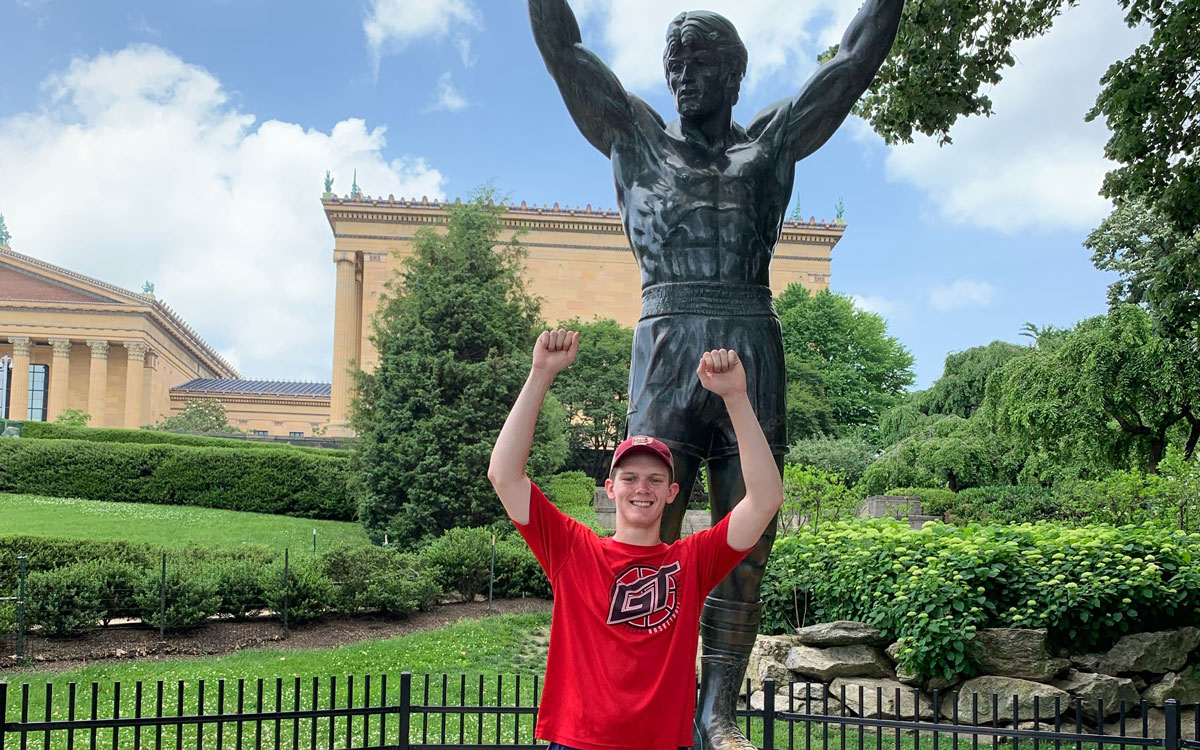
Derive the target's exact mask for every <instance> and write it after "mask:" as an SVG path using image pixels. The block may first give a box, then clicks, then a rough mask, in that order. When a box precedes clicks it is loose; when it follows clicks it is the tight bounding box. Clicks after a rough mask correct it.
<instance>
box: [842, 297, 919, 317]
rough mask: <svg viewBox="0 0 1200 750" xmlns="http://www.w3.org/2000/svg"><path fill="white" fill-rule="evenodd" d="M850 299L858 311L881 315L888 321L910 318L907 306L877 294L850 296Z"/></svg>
mask: <svg viewBox="0 0 1200 750" xmlns="http://www.w3.org/2000/svg"><path fill="white" fill-rule="evenodd" d="M850 299H851V300H852V301H853V302H854V306H855V307H857V308H858V309H859V310H863V311H865V312H872V313H875V314H877V315H882V316H883V317H884V318H887V319H888V320H908V319H909V317H911V316H910V312H909V309H908V305H906V304H904V303H903V302H901V301H900V300H895V299H889V298H887V297H883V296H881V295H877V294H868V295H859V294H852V295H850Z"/></svg>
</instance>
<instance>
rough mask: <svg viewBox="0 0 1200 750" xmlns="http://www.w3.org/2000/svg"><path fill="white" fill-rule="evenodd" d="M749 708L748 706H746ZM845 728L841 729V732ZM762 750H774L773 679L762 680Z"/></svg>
mask: <svg viewBox="0 0 1200 750" xmlns="http://www.w3.org/2000/svg"><path fill="white" fill-rule="evenodd" d="M747 708H749V706H747ZM844 730H845V727H843V731H844ZM762 743H763V750H774V748H775V678H774V677H768V678H766V679H765V680H763V734H762Z"/></svg>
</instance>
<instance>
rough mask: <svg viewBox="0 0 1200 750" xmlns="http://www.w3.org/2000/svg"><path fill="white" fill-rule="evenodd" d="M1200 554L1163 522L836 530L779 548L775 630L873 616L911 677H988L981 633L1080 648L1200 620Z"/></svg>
mask: <svg viewBox="0 0 1200 750" xmlns="http://www.w3.org/2000/svg"><path fill="white" fill-rule="evenodd" d="M960 494H961V493H960ZM1198 555H1200V535H1196V534H1192V535H1188V534H1185V533H1184V532H1181V531H1172V530H1169V529H1164V528H1157V527H1153V526H1151V527H1139V526H1123V527H1119V528H1118V527H1113V526H1108V525H1093V526H1086V527H1078V528H1072V527H1069V526H1067V525H1063V524H1055V523H1040V524H1022V525H1019V526H980V525H977V524H971V525H969V526H966V527H961V528H959V527H955V526H949V525H946V524H938V523H930V524H926V525H925V527H924V528H923V529H920V530H912V529H910V528H909V527H908V525H907V524H905V523H901V522H898V521H894V520H886V519H876V520H871V521H858V522H852V523H836V524H829V525H826V526H823V527H822V528H821V530H820V531H819V532H814V531H810V530H808V529H801V530H799V531H798V532H796V533H794V534H789V535H787V536H784V537H781V538H780V539H779V540H778V541H777V542H776V544H775V548H774V551H773V553H772V559H771V565H770V566H769V567H768V568H767V573H766V577H765V578H764V582H763V593H762V598H763V601H764V604H765V608H764V614H763V629H764V631H769V632H784V631H785V630H787V629H790V628H792V627H795V626H796V625H798V624H800V620H801V619H802V618H805V619H807V620H811V621H815V622H823V621H831V620H840V619H846V620H859V621H863V622H868V623H871V624H873V625H876V626H877V627H879V628H881V629H882V630H883V632H884V634H885V635H886V636H887V637H888V638H890V639H893V640H897V639H898V640H899V641H900V643H901V648H900V651H899V652H898V654H897V656H898V659H899V661H900V663H901V664H903V665H904V667H905V668H906V669H909V670H912V671H915V672H917V673H918V674H920V675H922V676H924V677H945V678H949V679H953V678H955V677H957V676H960V675H969V674H971V673H972V672H973V671H974V670H975V669H976V663H975V654H974V652H973V650H972V648H971V640H972V639H973V638H974V634H975V632H976V631H977V629H978V628H983V627H1020V628H1046V629H1047V631H1048V632H1049V635H1050V638H1051V640H1052V642H1053V643H1054V644H1055V645H1056V646H1059V647H1064V648H1068V649H1069V650H1071V651H1072V652H1075V653H1079V652H1086V651H1094V650H1100V649H1103V648H1107V647H1108V646H1109V645H1111V644H1112V643H1113V642H1115V641H1116V639H1117V638H1119V637H1120V636H1122V635H1124V634H1126V633H1132V632H1140V631H1145V630H1162V629H1165V628H1170V627H1176V626H1181V625H1200V566H1196V565H1195V564H1194V562H1193V561H1194V560H1195V559H1197V556H1198ZM801 613H805V614H801Z"/></svg>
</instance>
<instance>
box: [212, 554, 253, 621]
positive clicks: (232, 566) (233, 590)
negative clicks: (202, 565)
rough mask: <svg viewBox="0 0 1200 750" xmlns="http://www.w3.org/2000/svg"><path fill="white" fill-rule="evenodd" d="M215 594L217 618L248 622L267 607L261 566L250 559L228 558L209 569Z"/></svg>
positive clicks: (213, 564)
mask: <svg viewBox="0 0 1200 750" xmlns="http://www.w3.org/2000/svg"><path fill="white" fill-rule="evenodd" d="M210 570H211V571H212V575H213V578H214V579H215V580H214V582H215V584H216V587H217V594H218V596H219V597H220V601H219V602H218V604H217V614H222V615H230V616H232V617H233V619H235V620H248V619H250V618H251V617H252V616H254V615H256V614H258V613H259V612H261V611H262V610H263V608H265V607H266V594H265V593H264V592H263V584H264V583H265V582H264V581H263V576H264V572H263V570H264V566H263V564H262V563H261V562H259V561H257V560H254V559H253V558H251V557H242V558H230V559H226V560H222V561H220V562H215V563H212V564H211V566H210Z"/></svg>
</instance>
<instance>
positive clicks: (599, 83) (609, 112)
mask: <svg viewBox="0 0 1200 750" xmlns="http://www.w3.org/2000/svg"><path fill="white" fill-rule="evenodd" d="M529 21H530V24H531V25H532V26H533V38H534V40H535V41H536V42H537V46H538V50H539V51H540V52H541V53H542V59H543V60H545V61H546V68H547V69H548V70H549V71H550V75H551V76H552V77H553V78H554V82H555V83H557V84H558V90H559V92H560V93H561V94H562V98H563V101H564V102H566V104H567V111H568V112H570V113H571V117H572V119H574V120H575V125H576V126H578V128H579V130H580V131H581V132H582V133H583V135H584V137H585V138H587V139H588V142H589V143H591V144H592V145H593V146H595V147H596V148H597V149H599V150H600V152H601V153H602V154H604V155H605V156H611V155H612V145H613V142H614V140H616V139H617V138H619V137H621V136H622V135H626V134H628V133H631V132H632V131H633V128H634V126H635V114H634V106H635V104H634V101H635V100H634V98H633V97H631V96H630V95H629V93H628V92H626V91H625V88H624V87H623V86H622V85H621V82H620V81H619V80H617V76H616V75H615V74H614V73H613V72H612V71H611V70H609V68H608V66H607V65H605V64H604V63H603V62H601V60H600V58H599V57H597V56H596V55H595V54H593V53H592V52H591V51H590V50H588V49H587V48H586V47H584V46H583V38H582V36H581V35H580V33H579V23H578V22H577V21H576V20H575V14H574V13H572V12H571V8H570V6H569V5H567V2H566V0H529ZM643 106H644V105H643Z"/></svg>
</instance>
